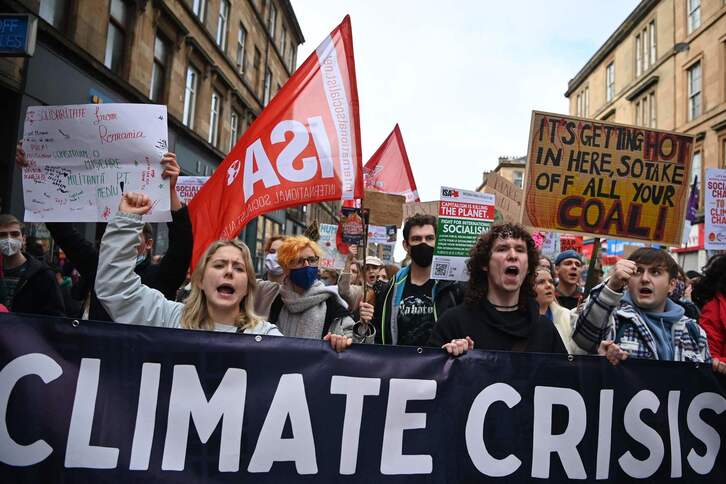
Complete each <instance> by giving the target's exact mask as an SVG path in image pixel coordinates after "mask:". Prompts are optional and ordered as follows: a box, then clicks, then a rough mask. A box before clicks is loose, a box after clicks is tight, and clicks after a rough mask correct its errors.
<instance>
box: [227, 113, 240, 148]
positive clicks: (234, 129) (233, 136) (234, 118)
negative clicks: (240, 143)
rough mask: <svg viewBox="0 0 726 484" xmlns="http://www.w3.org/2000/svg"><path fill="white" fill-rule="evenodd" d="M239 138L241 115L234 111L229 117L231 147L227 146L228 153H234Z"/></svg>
mask: <svg viewBox="0 0 726 484" xmlns="http://www.w3.org/2000/svg"><path fill="white" fill-rule="evenodd" d="M237 138H239V114H237V113H236V112H235V111H232V114H230V115H229V145H228V146H227V152H229V151H232V148H234V145H235V144H236V143H237Z"/></svg>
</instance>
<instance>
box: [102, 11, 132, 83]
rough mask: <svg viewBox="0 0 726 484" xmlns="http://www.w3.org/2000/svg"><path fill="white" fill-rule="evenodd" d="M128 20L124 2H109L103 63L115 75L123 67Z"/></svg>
mask: <svg viewBox="0 0 726 484" xmlns="http://www.w3.org/2000/svg"><path fill="white" fill-rule="evenodd" d="M128 20H129V7H128V5H127V4H126V2H125V1H124V0H111V8H110V15H109V22H108V34H107V37H106V56H105V59H104V61H103V63H104V65H105V66H106V67H108V68H109V69H111V70H112V71H114V72H115V73H116V74H120V73H121V68H122V66H123V56H124V46H125V44H126V29H127V25H128Z"/></svg>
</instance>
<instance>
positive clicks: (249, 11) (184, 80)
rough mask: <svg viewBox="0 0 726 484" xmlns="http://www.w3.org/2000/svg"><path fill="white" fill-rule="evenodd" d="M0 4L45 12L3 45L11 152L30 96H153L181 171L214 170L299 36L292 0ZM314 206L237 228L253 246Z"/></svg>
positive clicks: (6, 178)
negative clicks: (17, 48) (26, 46)
mask: <svg viewBox="0 0 726 484" xmlns="http://www.w3.org/2000/svg"><path fill="white" fill-rule="evenodd" d="M0 11H2V12H20V13H33V14H36V15H38V17H39V22H38V40H37V47H36V50H35V54H34V55H33V56H32V57H30V58H28V59H21V58H10V57H0V99H2V101H0V107H2V109H3V113H9V116H7V117H6V120H7V119H9V120H10V122H9V123H3V124H4V127H3V128H2V131H0V153H1V154H2V159H4V160H12V159H13V158H14V150H15V140H17V139H19V138H20V137H21V136H22V130H23V123H22V117H23V113H24V112H25V109H26V108H27V106H31V105H38V104H47V105H53V104H85V103H91V102H107V103H108V102H133V103H152V102H153V103H158V104H166V105H167V108H168V112H169V146H170V149H171V150H172V151H175V152H176V153H177V157H178V159H179V162H180V165H181V167H182V174H184V175H198V176H206V175H210V174H211V173H212V172H213V171H214V169H215V167H216V166H218V165H219V163H220V161H221V160H222V159H223V158H224V156H225V154H226V153H227V152H228V151H229V150H230V149H231V147H232V146H234V144H235V142H236V141H237V139H238V138H239V137H240V135H241V134H242V133H243V132H244V131H245V129H247V127H248V126H249V125H250V124H251V123H252V122H253V121H254V119H255V118H256V117H257V116H258V115H259V113H260V112H261V111H262V109H264V107H265V105H267V103H268V102H269V100H270V99H271V98H272V97H273V96H274V95H275V94H276V93H277V91H278V90H279V89H280V87H281V86H282V85H283V84H284V83H285V82H286V81H287V79H288V78H289V77H290V76H291V75H292V73H293V71H294V70H295V67H296V62H297V59H296V56H297V49H298V46H299V45H300V44H301V43H303V42H304V37H303V34H302V31H301V29H300V26H299V24H298V21H297V18H296V17H295V12H294V11H293V9H292V6H291V5H290V1H289V0H232V1H230V0H0ZM0 172H1V174H0V191H1V193H0V195H2V199H3V210H4V211H9V212H12V213H14V214H16V215H22V213H23V207H22V205H23V201H22V191H21V190H20V187H21V182H20V174H19V173H18V172H17V170H15V167H14V166H13V163H8V162H7V161H6V162H5V164H4V165H3V169H2V170H1V171H0ZM331 205H332V206H333V208H332V209H331V208H330V207H331ZM334 205H335V204H326V205H325V207H326V208H327V209H328V210H325V209H317V208H316V210H322V211H323V213H328V212H332V213H333V214H335V209H334ZM309 211H310V210H308V208H307V207H300V208H295V209H290V210H279V211H277V212H273V213H270V214H267V215H265V216H263V217H260V218H259V219H258V220H257V221H253V222H251V223H250V224H248V225H247V227H246V228H245V231H244V232H243V234H241V237H242V238H243V239H244V240H245V241H246V242H247V244H248V245H249V246H250V248H251V249H252V251H253V254H255V252H258V251H260V249H261V245H262V241H263V239H264V238H265V237H267V236H269V235H272V234H274V233H281V232H285V233H301V232H302V231H303V230H304V227H305V225H306V224H307V223H308V216H307V213H308V212H309ZM326 221H327V220H326ZM91 225H92V224H87V226H85V227H83V229H84V230H85V231H86V233H87V236H88V237H92V236H93V235H92V233H93V227H92V226H91ZM159 229H160V233H159V234H158V238H159V242H161V246H162V248H163V246H164V243H163V240H164V237H165V234H164V232H165V230H164V229H165V227H162V226H160V227H159ZM257 259H258V261H259V260H260V259H261V258H260V257H259V254H258V256H257Z"/></svg>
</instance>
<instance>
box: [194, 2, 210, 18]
mask: <svg viewBox="0 0 726 484" xmlns="http://www.w3.org/2000/svg"><path fill="white" fill-rule="evenodd" d="M192 11H193V12H194V15H196V16H197V17H199V20H201V21H202V22H204V14H205V13H206V11H207V0H193V2H192Z"/></svg>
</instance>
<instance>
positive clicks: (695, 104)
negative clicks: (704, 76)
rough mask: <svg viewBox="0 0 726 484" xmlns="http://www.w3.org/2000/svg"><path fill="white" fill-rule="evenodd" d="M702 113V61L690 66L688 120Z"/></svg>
mask: <svg viewBox="0 0 726 484" xmlns="http://www.w3.org/2000/svg"><path fill="white" fill-rule="evenodd" d="M700 115H701V62H700V61H699V62H696V63H695V64H693V65H692V66H691V67H689V68H688V120H689V121H691V120H694V119H696V118H697V117H699V116H700Z"/></svg>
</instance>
